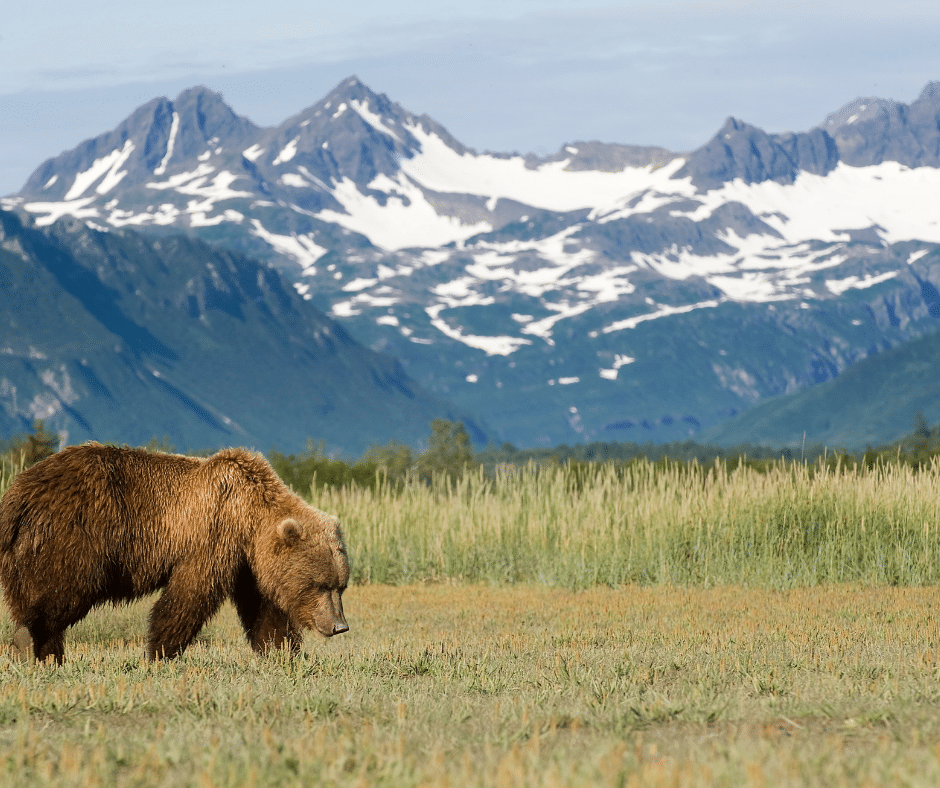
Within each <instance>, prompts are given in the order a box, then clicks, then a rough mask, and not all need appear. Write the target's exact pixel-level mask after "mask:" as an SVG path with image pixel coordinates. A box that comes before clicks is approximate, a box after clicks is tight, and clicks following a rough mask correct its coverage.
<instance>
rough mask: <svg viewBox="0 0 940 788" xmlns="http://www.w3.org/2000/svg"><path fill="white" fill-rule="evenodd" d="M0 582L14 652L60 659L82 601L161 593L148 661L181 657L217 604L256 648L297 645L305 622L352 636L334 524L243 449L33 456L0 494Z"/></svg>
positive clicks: (342, 550) (94, 450) (94, 447)
mask: <svg viewBox="0 0 940 788" xmlns="http://www.w3.org/2000/svg"><path fill="white" fill-rule="evenodd" d="M0 582H2V584H3V592H4V596H5V598H6V602H7V605H8V606H9V608H10V615H11V617H12V619H13V621H14V623H15V624H16V625H17V627H18V629H17V630H16V633H15V636H14V649H18V650H21V651H28V650H31V651H32V654H33V656H35V658H36V659H38V660H45V659H46V658H47V657H49V656H52V657H54V658H55V660H56V662H59V663H61V662H62V656H63V633H64V632H65V630H66V628H67V627H69V626H71V625H72V624H74V623H75V622H76V621H79V620H81V619H82V618H83V617H84V616H85V615H86V614H87V613H88V611H89V610H91V608H92V607H94V606H96V605H100V604H102V603H104V602H115V603H116V602H127V601H130V600H132V599H137V598H139V597H141V596H144V595H146V594H150V593H152V592H154V591H156V590H157V589H159V588H162V589H163V594H162V595H161V596H160V598H159V600H157V602H156V604H155V605H154V607H153V609H152V610H151V613H150V635H149V642H148V646H147V654H148V656H149V657H150V658H151V659H155V658H158V657H174V656H176V655H178V654H180V653H181V652H182V651H183V650H184V649H185V648H186V647H187V646H188V645H189V644H190V642H192V640H193V638H194V637H195V636H196V634H197V633H198V632H199V630H200V629H201V628H202V626H203V624H205V623H206V621H208V620H209V618H211V617H212V615H213V614H215V612H216V611H217V610H218V609H219V607H220V606H221V604H222V602H223V601H224V600H225V599H231V600H232V602H234V604H235V608H236V610H237V611H238V616H239V618H240V619H241V623H242V626H243V627H244V629H245V633H246V635H247V636H248V641H249V642H250V643H251V645H252V647H253V648H254V649H255V650H256V651H260V652H264V651H266V650H267V649H268V648H269V647H272V646H273V647H280V646H287V647H289V648H290V649H292V650H294V651H296V650H299V649H300V646H301V643H302V635H301V634H300V630H301V629H303V628H312V629H316V630H317V631H318V632H319V633H320V634H322V635H325V636H326V637H331V636H333V635H336V634H339V633H341V632H346V631H348V630H349V627H348V625H347V624H346V619H345V617H344V615H343V602H342V596H343V591H345V590H346V585H347V584H348V583H349V561H348V558H347V556H346V547H345V544H344V543H343V536H342V533H341V531H340V527H339V521H338V520H337V519H336V518H335V517H333V516H331V515H327V514H324V513H323V512H321V511H318V510H317V509H314V508H313V507H312V506H308V505H307V504H306V503H304V502H303V501H302V500H301V499H300V498H299V497H297V496H296V495H294V493H292V492H291V491H290V490H289V489H288V488H287V487H286V486H285V485H284V483H283V482H282V481H281V480H280V479H279V478H278V476H277V474H275V472H274V470H273V469H272V468H271V466H270V465H269V464H268V462H267V461H266V460H265V459H264V458H263V457H262V456H261V455H259V454H255V453H253V452H249V451H247V450H245V449H224V450H222V451H220V452H218V453H217V454H215V455H213V456H212V457H209V458H208V459H200V458H197V457H185V456H181V455H176V454H160V453H149V452H146V451H144V450H142V449H128V448H117V447H112V446H102V445H101V444H98V443H87V444H85V445H83V446H72V447H69V448H66V449H63V450H62V451H60V452H58V453H57V454H54V455H52V456H51V457H49V458H47V459H45V460H43V461H42V462H39V463H37V464H36V465H34V466H32V467H31V468H29V469H28V470H26V471H24V472H23V473H21V474H19V475H18V476H17V477H16V479H15V480H14V481H13V483H12V485H10V488H9V490H8V491H7V493H6V494H5V495H4V496H3V500H2V501H0ZM24 656H27V654H24Z"/></svg>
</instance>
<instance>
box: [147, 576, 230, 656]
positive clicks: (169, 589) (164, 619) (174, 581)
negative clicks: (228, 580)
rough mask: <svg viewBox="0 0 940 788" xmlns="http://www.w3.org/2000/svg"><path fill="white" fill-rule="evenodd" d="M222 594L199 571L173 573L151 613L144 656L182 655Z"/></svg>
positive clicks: (220, 601) (214, 611)
mask: <svg viewBox="0 0 940 788" xmlns="http://www.w3.org/2000/svg"><path fill="white" fill-rule="evenodd" d="M224 598H225V594H224V592H222V591H220V590H219V589H218V587H217V586H214V585H213V584H212V583H210V582H207V578H206V577H205V576H204V575H203V576H202V577H199V574H198V572H195V571H186V570H185V569H183V570H180V569H179V568H178V569H177V570H175V571H174V572H173V575H172V576H171V577H170V582H169V583H167V585H166V588H164V589H163V594H162V595H161V596H160V598H159V599H158V600H157V603H156V604H155V605H154V606H153V609H152V610H151V611H150V637H149V642H148V643H147V656H148V657H149V658H150V659H171V658H172V657H176V656H179V655H180V654H182V653H183V651H184V650H185V649H186V647H187V646H188V645H189V644H190V643H192V642H193V638H195V637H196V635H197V634H199V630H200V629H202V627H203V625H204V624H205V623H206V622H207V621H208V620H209V619H210V618H212V616H213V615H215V613H216V611H217V610H218V609H219V606H220V605H221V604H222V600H223V599H224Z"/></svg>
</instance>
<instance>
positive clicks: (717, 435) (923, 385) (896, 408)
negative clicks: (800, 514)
mask: <svg viewBox="0 0 940 788" xmlns="http://www.w3.org/2000/svg"><path fill="white" fill-rule="evenodd" d="M938 359H940V333H938V332H937V331H934V332H932V333H930V334H927V335H926V336H922V337H919V338H918V339H915V340H912V341H910V342H907V343H905V344H904V345H901V346H900V347H897V348H893V349H892V350H889V351H886V352H884V353H880V354H878V355H877V356H873V357H872V358H868V359H865V360H863V361H860V362H859V363H858V364H855V365H853V366H851V367H849V368H848V369H847V370H845V372H843V373H842V374H841V375H839V377H837V378H835V379H834V380H830V381H827V382H826V383H822V384H820V385H818V386H813V387H811V388H808V389H805V390H804V391H799V392H796V393H794V394H790V395H787V396H784V397H779V398H773V399H769V400H767V401H765V402H761V403H760V404H759V405H756V406H755V407H754V408H752V409H751V410H749V411H747V412H746V413H743V414H741V415H740V416H738V417H737V418H734V419H732V420H730V421H728V422H725V423H724V424H722V425H720V426H718V427H716V428H713V429H711V430H708V431H706V432H704V433H703V434H702V435H701V436H700V440H703V441H708V442H712V443H716V444H718V445H724V446H733V445H735V444H738V443H741V442H743V441H744V440H747V441H749V442H753V443H755V444H757V445H762V446H775V447H784V446H791V447H796V446H800V445H801V444H802V443H803V441H804V433H805V435H806V440H808V441H809V442H810V443H812V444H824V445H827V446H830V447H833V448H846V449H849V450H859V449H864V448H866V447H868V446H884V445H886V444H889V443H891V442H893V441H895V440H897V439H898V437H899V436H903V435H905V434H906V433H908V432H910V430H911V427H912V425H913V424H914V419H915V416H916V415H917V414H918V413H920V414H921V415H923V417H924V418H925V419H926V421H927V422H928V423H930V424H936V423H937V422H940V376H938V374H937V372H938Z"/></svg>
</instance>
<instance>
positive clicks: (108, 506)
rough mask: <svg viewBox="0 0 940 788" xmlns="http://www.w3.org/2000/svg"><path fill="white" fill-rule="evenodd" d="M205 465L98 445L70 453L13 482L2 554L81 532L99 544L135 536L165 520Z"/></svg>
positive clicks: (5, 503)
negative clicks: (167, 509)
mask: <svg viewBox="0 0 940 788" xmlns="http://www.w3.org/2000/svg"><path fill="white" fill-rule="evenodd" d="M202 462H203V461H202V460H199V459H196V458H192V457H183V456H180V455H170V454H156V453H148V452H146V451H144V450H142V449H128V448H119V447H115V446H103V445H101V444H98V443H86V444H83V445H81V446H69V447H66V448H65V449H62V450H61V451H59V452H57V453H56V454H53V455H52V456H51V457H48V458H46V459H45V460H43V461H42V462H39V463H37V464H36V465H34V466H32V467H31V468H29V469H28V470H26V471H23V472H22V473H20V474H19V475H18V476H17V477H16V479H14V480H13V483H12V484H11V485H10V488H9V490H7V493H6V494H5V495H4V496H3V500H2V502H0V549H2V550H8V549H10V547H11V546H12V545H13V543H14V542H16V541H17V540H18V539H26V540H27V541H28V542H30V543H32V544H33V545H34V546H38V545H39V544H42V543H45V542H47V541H48V540H56V539H60V538H64V537H66V535H67V534H68V533H69V532H76V531H78V532H81V534H82V535H83V537H84V538H85V539H87V540H90V541H93V542H97V541H99V540H105V539H107V540H110V539H114V538H120V537H128V536H131V534H128V533H126V531H127V530H128V529H131V530H133V529H135V528H136V527H139V526H137V525H136V524H139V523H144V522H149V523H154V522H155V521H157V520H159V518H160V513H161V511H162V510H163V509H165V507H166V505H167V503H168V502H169V501H172V500H173V498H174V496H175V494H176V493H177V492H178V490H179V488H180V486H181V485H182V484H184V483H185V479H186V478H187V477H188V476H190V475H191V474H192V473H193V472H195V471H196V470H198V468H199V467H200V465H201V464H202Z"/></svg>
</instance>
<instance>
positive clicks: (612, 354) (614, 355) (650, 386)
mask: <svg viewBox="0 0 940 788" xmlns="http://www.w3.org/2000/svg"><path fill="white" fill-rule="evenodd" d="M938 197H940V83H931V84H930V85H928V86H927V87H926V88H925V90H924V91H923V93H922V94H921V96H920V97H919V98H918V99H917V100H916V101H914V102H913V103H911V104H910V105H904V104H899V103H896V102H888V101H884V100H881V99H859V100H857V101H855V102H852V103H851V104H849V105H847V106H846V107H844V108H843V109H842V110H839V111H838V112H835V113H833V114H832V115H830V116H829V117H828V118H826V119H825V120H824V121H823V122H822V123H821V124H820V126H818V127H817V128H814V129H812V130H810V131H808V132H805V133H787V134H768V133H766V132H764V131H762V130H760V129H758V128H755V127H753V126H750V125H748V124H746V123H743V122H741V121H739V120H736V119H734V118H729V119H728V121H726V123H725V124H724V126H723V127H722V128H721V129H720V130H719V131H718V133H717V134H716V135H715V137H714V138H713V139H712V140H710V141H708V142H707V143H706V144H705V145H703V146H702V147H701V148H699V149H697V150H695V151H692V152H690V153H683V154H679V153H673V152H670V151H667V150H665V149H662V148H649V147H646V148H641V147H636V146H627V145H613V144H603V143H598V142H573V143H570V144H567V145H564V146H562V148H561V149H560V150H559V152H558V153H557V154H555V155H554V156H550V157H543V158H539V157H535V156H532V155H528V156H524V155H519V154H496V153H478V152H476V151H473V150H471V149H468V148H466V147H465V146H463V145H462V144H461V143H459V142H458V141H457V140H455V139H454V138H453V137H452V136H451V135H450V134H449V133H448V132H447V131H446V130H445V129H443V128H442V127H441V126H440V125H439V124H437V123H435V122H434V121H433V120H431V119H430V118H428V117H426V116H416V115H413V114H412V113H409V112H408V111H406V110H404V109H403V108H402V107H400V106H399V105H397V104H395V103H394V102H392V101H390V100H389V99H388V98H387V97H385V96H384V95H377V94H375V93H373V92H372V91H371V90H369V88H367V87H366V86H365V85H363V84H362V83H361V82H359V81H358V80H357V79H355V78H350V79H348V80H345V81H344V82H343V83H341V84H340V85H339V86H337V88H336V89H335V90H334V91H332V92H331V93H330V94H329V95H328V96H326V97H325V98H323V99H322V100H321V101H319V102H318V103H316V104H314V105H313V106H312V107H310V108H308V109H306V110H304V111H303V112H301V113H299V114H298V115H296V116H294V117H292V118H289V119H288V120H286V121H285V122H284V123H282V124H281V125H279V126H277V127H274V128H259V127H257V126H254V125H253V124H252V123H250V121H248V120H246V119H244V118H240V117H238V116H237V115H235V114H234V113H233V112H232V111H231V110H230V109H229V108H228V107H227V106H226V105H225V104H224V102H223V101H222V98H221V97H220V96H218V95H217V94H214V93H212V92H210V91H208V90H205V89H203V88H194V89H191V90H188V91H185V92H184V93H182V94H181V95H180V96H179V97H178V98H177V99H176V100H175V101H172V102H171V101H168V100H167V99H155V100H154V101H152V102H150V103H149V104H147V105H145V106H143V107H141V108H140V109H138V110H137V111H136V112H135V113H134V114H133V115H132V116H130V117H129V118H128V119H127V120H126V121H125V122H124V123H122V124H121V125H120V126H119V127H118V128H117V129H115V130H114V131H112V132H110V133H108V134H105V135H102V136H100V137H98V138H96V139H94V140H89V141H87V142H85V143H83V144H82V145H80V146H79V147H77V148H75V149H74V150H72V151H68V152H66V153H63V154H61V155H60V156H58V157H56V158H54V159H50V160H48V161H47V162H45V163H44V164H42V165H41V166H40V167H39V168H38V169H37V170H36V172H35V173H34V174H33V175H32V176H31V177H30V179H29V181H28V182H27V184H26V185H25V187H24V188H23V190H22V191H21V192H20V193H19V194H18V195H15V196H14V197H12V198H9V199H7V200H5V201H4V205H5V206H6V207H8V208H15V209H17V210H19V211H20V212H25V213H28V214H29V215H31V216H32V217H33V219H34V221H35V223H36V224H37V225H39V226H44V225H48V224H51V223H53V222H54V221H56V220H57V219H58V218H60V217H64V216H72V217H77V218H80V219H84V220H85V221H86V222H88V223H89V224H90V225H91V226H94V227H97V228H108V227H112V228H113V227H122V226H126V225H132V226H135V227H139V228H142V229H150V230H153V231H161V230H162V231H166V230H167V229H171V230H173V231H180V230H183V231H186V232H192V233H195V234H197V235H199V236H200V237H202V238H203V239H207V240H210V241H213V242H216V243H221V244H224V245H227V246H230V247H233V248H235V249H237V250H238V251H240V252H243V253H246V254H249V255H251V256H254V257H257V258H260V259H263V260H267V261H269V262H271V263H273V264H274V265H276V266H277V267H279V268H280V269H281V270H282V271H284V272H286V273H287V274H288V275H289V276H291V277H292V278H293V280H294V287H295V288H296V290H297V291H298V293H299V294H300V295H301V296H302V297H303V298H305V299H307V300H310V301H312V302H313V303H314V304H315V305H317V306H319V307H320V308H323V309H325V310H327V311H328V312H330V313H331V315H332V316H333V317H334V318H336V319H339V320H341V321H343V322H344V324H345V325H346V326H347V327H348V328H349V330H350V331H351V332H352V333H353V335H355V336H357V337H358V338H360V339H362V340H363V341H365V342H366V343H367V344H369V345H370V346H372V347H373V348H374V349H378V350H382V351H384V352H387V353H391V354H393V355H395V356H397V357H398V358H399V359H401V361H402V363H403V365H404V366H405V368H406V369H407V370H408V372H409V374H410V375H411V376H412V377H414V378H415V379H416V380H417V381H418V382H419V383H420V384H421V385H423V386H425V387H426V388H428V389H430V390H431V391H433V392H436V393H438V394H441V395H445V396H446V397H448V398H449V399H451V400H453V401H455V402H458V403H460V404H461V405H463V406H465V407H467V408H469V409H470V410H473V411H475V412H476V413H478V414H480V415H481V416H482V417H483V418H484V419H485V420H486V421H487V422H488V423H489V424H490V425H491V426H492V427H493V428H494V429H495V430H496V431H497V432H498V433H499V434H500V435H501V436H502V438H503V439H504V440H511V441H514V442H516V443H519V444H522V445H537V444H551V443H559V442H572V441H580V440H585V439H601V440H620V439H623V440H648V439H653V440H674V439H677V438H680V437H683V436H688V435H694V434H696V433H697V432H698V431H699V430H701V429H703V428H706V427H708V426H711V425H714V424H716V423H719V422H721V421H722V420H725V419H727V418H729V417H731V416H733V415H734V414H735V413H738V412H740V411H742V410H745V409H747V408H748V407H750V406H751V405H753V404H754V403H756V402H757V401H759V400H761V399H763V398H765V397H768V396H772V395H776V394H782V393H787V392H791V391H795V390H798V389H801V388H804V387H806V386H808V385H811V384H813V383H815V382H820V381H822V380H826V379H828V378H831V377H833V376H835V375H836V374H838V372H839V371H840V370H842V369H844V368H845V367H846V366H847V365H849V364H851V363H853V362H854V361H856V360H858V359H860V358H864V357H866V356H868V355H872V354H874V353H877V352H878V351H879V350H881V349H884V348H886V347H890V346H894V345H897V344H898V343H901V342H903V341H905V340H907V339H910V338H911V337H914V336H917V335H919V334H922V333H924V332H926V331H929V330H931V329H932V328H933V327H934V320H935V317H936V315H935V314H934V313H935V312H937V313H938V314H940V312H938V310H937V309H936V305H935V304H933V303H932V302H931V301H930V300H929V298H927V297H926V295H925V293H927V292H928V289H929V288H933V286H934V285H940V268H938V264H940V255H938V253H937V250H938V249H940V210H938V209H937V207H936V206H937V205H938ZM931 283H933V284H931ZM907 426H909V425H905V427H907Z"/></svg>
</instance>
